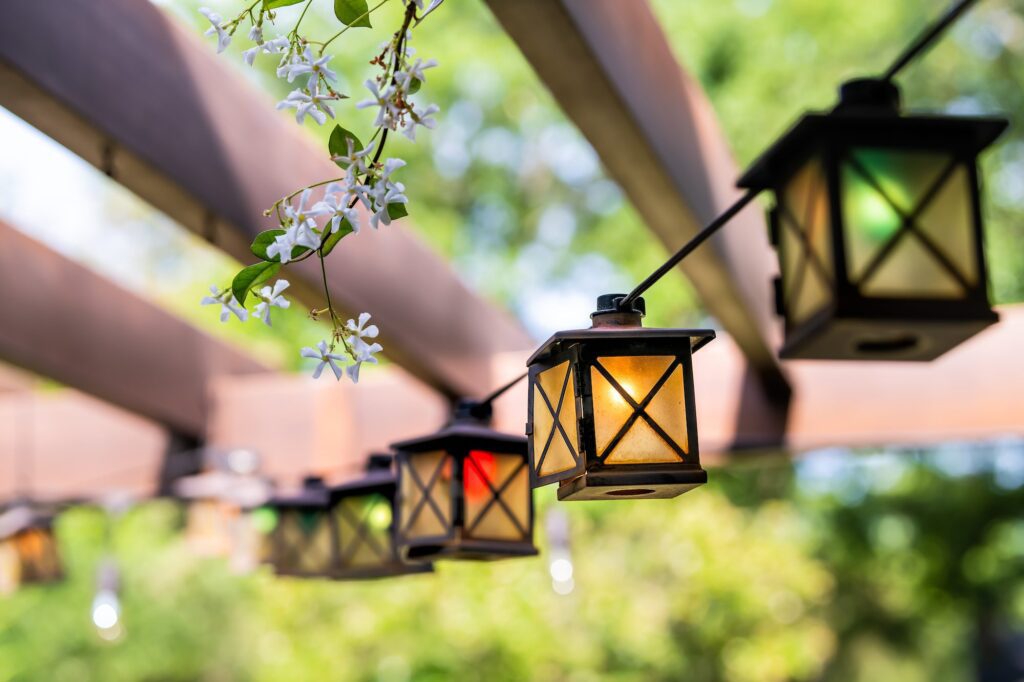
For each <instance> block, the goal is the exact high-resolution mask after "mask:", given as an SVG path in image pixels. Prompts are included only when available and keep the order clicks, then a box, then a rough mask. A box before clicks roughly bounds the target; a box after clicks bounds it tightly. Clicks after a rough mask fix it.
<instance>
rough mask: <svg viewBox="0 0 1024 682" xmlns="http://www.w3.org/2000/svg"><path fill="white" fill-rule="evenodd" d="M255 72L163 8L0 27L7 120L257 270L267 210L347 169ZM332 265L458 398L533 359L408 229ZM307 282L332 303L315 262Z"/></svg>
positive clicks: (360, 303)
mask: <svg viewBox="0 0 1024 682" xmlns="http://www.w3.org/2000/svg"><path fill="white" fill-rule="evenodd" d="M97 36H102V40H98V39H97ZM235 61H237V60H235ZM242 68H244V65H241V64H240V63H232V62H231V61H230V60H228V59H224V58H218V57H217V56H216V55H215V54H214V50H213V47H212V46H211V45H210V44H203V43H202V42H201V41H200V40H199V38H198V36H195V35H193V34H192V33H190V32H189V31H188V30H186V29H185V28H183V27H181V26H178V25H176V23H175V20H174V19H173V18H171V17H169V16H168V15H166V14H165V13H164V12H163V11H162V10H160V9H159V8H158V7H156V6H155V5H153V4H152V3H148V2H138V1H137V0H104V2H102V3H97V2H94V1H93V0H53V1H51V2H47V3H39V2H35V1H34V0H14V1H13V2H10V3H6V4H5V5H4V20H3V22H0V105H2V106H4V107H6V108H8V109H10V110H11V111H13V112H14V113H15V114H16V115H18V116H20V117H21V118H23V119H25V120H26V121H28V122H29V123H31V124H32V125H34V126H36V127H37V128H39V129H40V130H42V131H43V132H44V133H46V134H48V135H50V136H51V137H53V138H54V139H56V140H57V141H58V142H61V143H62V144H64V145H65V146H67V147H68V148H69V149H71V150H72V151H74V152H75V153H76V154H78V155H80V156H81V157H82V158H84V159H86V160H87V161H89V162H90V163H92V164H94V165H96V166H97V167H99V168H102V169H104V170H107V171H109V172H111V174H112V175H113V177H114V178H115V179H116V180H118V181H119V182H121V183H122V184H124V185H125V186H126V187H128V188H129V189H131V190H133V191H134V192H135V193H137V194H138V195H139V196H141V197H142V198H143V199H145V200H147V201H149V202H150V203H151V204H153V205H154V206H155V207H157V208H159V209H160V210H162V211H163V212H165V213H166V214H168V215H169V216H171V217H172V218H174V219H175V220H177V221H178V222H180V223H181V224H182V225H184V226H185V227H187V228H189V229H190V230H193V231H195V232H197V233H198V234H200V235H202V236H204V237H205V238H206V239H208V240H209V241H211V242H212V243H213V244H215V245H217V246H219V247H220V248H222V249H224V250H225V251H226V252H227V253H229V254H231V255H232V256H234V257H236V258H238V259H239V260H242V261H246V262H251V261H252V260H254V259H253V257H252V255H251V254H250V253H249V251H248V244H249V242H251V240H252V238H253V237H254V236H255V235H256V234H257V233H258V232H260V231H261V230H263V229H267V228H269V227H271V226H270V225H269V224H268V222H267V219H265V218H264V217H263V210H264V209H266V208H267V207H269V206H270V205H271V204H272V203H273V202H274V201H275V200H277V199H278V198H280V197H282V196H284V195H285V194H287V193H289V192H291V191H293V190H294V189H296V188H298V187H302V186H303V185H305V184H308V183H311V182H316V181H320V180H324V179H326V178H330V177H332V176H334V175H336V174H337V172H338V169H337V167H336V166H335V165H334V164H333V163H331V162H330V160H328V158H327V156H326V154H325V152H324V150H323V149H322V148H320V147H319V146H318V145H315V144H313V141H312V140H311V139H310V138H309V136H308V135H306V133H305V132H304V131H303V130H302V129H300V128H299V127H298V126H296V125H295V123H294V121H293V120H292V119H291V117H289V116H286V115H283V114H281V113H280V112H276V111H274V104H273V102H272V101H271V100H270V99H269V98H268V97H267V96H266V95H265V94H263V93H261V92H259V91H257V90H256V89H255V88H253V87H252V85H251V84H250V83H249V82H248V79H246V78H245V77H244V76H243V75H242V73H241V71H240V70H241V69H242ZM327 263H328V268H329V271H328V274H329V277H330V280H331V295H332V298H333V299H334V300H335V302H337V303H340V305H341V306H342V307H343V308H344V309H345V310H347V311H349V312H350V313H351V312H355V313H358V312H361V311H363V310H367V311H369V312H371V313H373V315H374V317H375V321H376V322H377V324H378V325H379V326H380V328H381V334H382V336H381V342H382V343H383V345H384V348H385V352H386V354H387V355H388V356H389V357H390V358H392V359H394V360H395V361H397V362H398V363H399V364H401V365H402V366H404V367H405V368H406V369H408V370H409V371H411V372H412V373H413V374H415V375H416V376H418V377H419V378H421V379H423V380H425V381H426V382H428V383H429V384H431V385H432V386H434V387H436V388H439V389H441V390H442V391H445V392H446V393H450V394H456V393H474V394H475V393H479V392H481V391H482V390H486V388H487V387H489V386H490V381H489V379H490V377H489V376H488V374H487V371H488V368H489V361H488V359H489V358H490V356H491V355H492V354H493V353H495V352H500V351H504V350H517V349H524V348H528V347H529V346H531V345H532V341H531V340H530V338H529V337H528V335H527V334H526V333H525V331H524V330H523V329H522V328H521V326H520V325H518V324H517V323H516V322H515V321H514V320H513V319H512V318H511V317H510V316H508V315H506V314H504V313H503V312H501V311H499V310H497V309H496V308H495V307H494V306H491V305H489V304H487V303H486V302H484V301H482V300H481V299H479V298H477V297H476V296H475V295H474V294H473V293H472V292H470V291H469V290H468V289H467V288H466V287H465V286H464V285H463V284H462V283H461V282H460V281H459V279H458V278H457V277H456V276H455V275H454V274H453V273H452V272H451V270H450V269H449V268H448V266H447V265H446V264H445V263H444V262H443V261H442V260H441V259H440V258H439V257H437V256H436V255H435V254H434V253H433V252H431V251H430V250H429V249H428V248H427V247H426V246H425V245H423V244H422V243H421V242H420V241H419V240H418V239H416V238H415V237H413V236H412V235H410V234H409V233H408V230H407V229H404V228H403V227H402V226H401V225H392V226H391V227H390V228H387V229H384V230H381V231H380V232H374V231H373V230H369V229H367V230H364V231H363V232H362V233H360V234H359V235H358V236H355V237H349V238H347V239H346V241H345V244H344V245H343V247H342V248H339V249H337V250H336V251H335V252H334V253H333V254H332V256H331V258H329V259H328V261H327ZM294 275H295V276H293V277H292V278H291V279H292V280H293V281H295V280H296V276H297V278H298V279H299V280H301V281H299V282H296V283H297V284H302V283H303V282H304V283H305V286H304V287H302V288H300V287H297V289H298V290H299V291H300V292H301V291H302V290H303V289H304V290H305V291H306V292H311V291H315V290H316V289H317V287H318V284H317V283H318V282H319V278H320V273H319V268H318V266H317V264H316V263H314V262H313V261H307V262H305V263H303V264H302V265H300V266H299V270H298V271H297V272H295V273H294ZM312 303H315V304H316V305H318V306H319V305H322V303H323V302H322V301H321V300H320V299H319V298H317V300H315V301H313V302H312ZM312 303H311V304H312Z"/></svg>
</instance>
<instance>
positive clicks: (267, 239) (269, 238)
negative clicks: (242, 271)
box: [249, 230, 284, 261]
mask: <svg viewBox="0 0 1024 682" xmlns="http://www.w3.org/2000/svg"><path fill="white" fill-rule="evenodd" d="M282 234H284V230H267V231H266V232H260V233H259V234H258V235H256V239H254V240H253V242H252V246H250V247H249V250H250V251H252V255H254V256H256V257H257V258H259V259H260V260H265V261H278V260H281V259H280V258H279V257H278V256H274V257H273V258H271V257H270V256H268V255H267V247H268V246H270V245H271V244H273V243H274V240H275V239H277V238H278V237H280V236H281V235H282Z"/></svg>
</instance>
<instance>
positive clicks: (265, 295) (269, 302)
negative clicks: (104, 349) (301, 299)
mask: <svg viewBox="0 0 1024 682" xmlns="http://www.w3.org/2000/svg"><path fill="white" fill-rule="evenodd" d="M287 288H288V280H286V279H279V280H277V282H275V283H274V288H273V289H271V288H270V287H263V288H262V289H260V292H259V297H260V302H259V304H257V306H256V309H255V310H254V311H253V314H255V315H256V317H258V318H259V319H261V320H263V324H265V325H267V326H268V327H270V326H272V325H271V324H270V308H271V306H277V307H278V308H282V309H284V308H287V307H288V306H290V305H291V304H292V303H291V301H289V300H288V299H287V298H285V297H284V296H282V295H281V292H282V291H284V290H285V289H287Z"/></svg>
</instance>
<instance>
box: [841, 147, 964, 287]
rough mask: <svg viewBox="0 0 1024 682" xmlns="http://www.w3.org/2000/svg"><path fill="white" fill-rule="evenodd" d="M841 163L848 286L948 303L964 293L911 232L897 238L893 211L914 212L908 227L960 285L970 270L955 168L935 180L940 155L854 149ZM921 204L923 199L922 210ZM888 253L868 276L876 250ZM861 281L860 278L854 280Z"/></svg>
mask: <svg viewBox="0 0 1024 682" xmlns="http://www.w3.org/2000/svg"><path fill="white" fill-rule="evenodd" d="M851 157H852V160H851V161H848V162H846V163H844V164H843V169H842V185H843V190H842V191H843V196H842V203H843V221H844V232H845V238H846V246H847V266H848V268H849V272H850V281H851V282H853V283H856V284H858V286H859V287H860V289H861V291H862V293H864V294H865V295H868V296H884V297H908V296H912V297H926V298H956V297H960V296H963V294H964V289H963V286H962V285H961V284H960V282H959V281H958V280H957V279H956V277H955V276H954V275H953V274H952V273H951V272H950V271H949V270H948V269H947V267H946V265H945V264H944V263H943V262H942V261H941V260H940V259H939V258H938V257H937V256H936V255H935V254H934V253H933V252H931V251H929V250H928V249H927V248H925V246H924V243H923V242H922V241H920V238H919V237H918V235H917V234H915V233H914V232H905V233H903V234H901V235H899V236H898V237H897V234H898V233H899V232H900V230H901V228H902V226H903V217H902V216H901V213H902V214H904V215H907V216H911V215H913V214H915V213H918V212H919V214H918V216H917V217H916V218H915V220H914V222H915V224H916V225H917V226H918V228H919V229H920V230H921V232H922V233H924V234H925V236H926V237H927V238H928V239H929V241H930V242H931V244H932V246H934V247H935V248H936V249H937V250H939V251H940V252H941V253H942V254H943V255H944V256H945V257H946V258H947V259H949V260H950V261H951V262H952V263H953V264H954V267H956V268H958V269H959V270H961V274H962V275H963V276H964V278H965V279H967V280H968V281H975V280H976V279H977V273H976V269H975V267H974V264H973V263H974V255H975V253H974V248H975V246H974V245H973V243H972V242H973V237H972V229H973V223H972V217H971V210H970V196H971V195H970V187H969V183H968V182H967V175H966V172H965V170H964V169H963V168H962V167H961V168H958V169H957V170H956V171H954V172H953V173H952V174H951V175H949V176H948V177H946V179H945V180H942V181H941V184H940V185H939V189H938V191H937V193H935V194H934V195H933V196H932V197H931V198H930V199H929V198H928V194H929V192H930V191H931V190H932V187H933V186H934V185H935V184H936V183H937V182H939V181H940V180H941V178H942V173H943V172H944V171H945V170H946V169H947V168H948V166H949V163H950V161H951V157H950V156H949V155H947V154H936V153H928V152H906V151H894V150H886V149H860V150H856V151H854V152H852V153H851ZM922 202H925V203H924V205H922ZM894 238H895V239H896V240H897V241H895V242H894V244H893V246H892V247H891V250H890V251H889V252H888V254H886V255H885V256H884V257H883V260H882V261H881V262H880V263H879V264H878V265H877V266H876V267H875V268H874V270H872V271H869V270H868V268H869V267H870V266H871V264H872V263H873V262H874V261H875V260H876V258H877V256H878V255H879V253H880V252H881V250H882V249H883V248H884V247H885V246H886V245H887V244H889V243H890V242H892V241H893V239H894ZM862 279H863V280H864V281H862Z"/></svg>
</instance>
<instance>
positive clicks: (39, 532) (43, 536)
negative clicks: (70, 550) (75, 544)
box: [14, 528, 61, 583]
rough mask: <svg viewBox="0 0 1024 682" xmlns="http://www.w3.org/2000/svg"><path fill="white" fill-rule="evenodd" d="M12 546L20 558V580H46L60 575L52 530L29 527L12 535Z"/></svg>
mask: <svg viewBox="0 0 1024 682" xmlns="http://www.w3.org/2000/svg"><path fill="white" fill-rule="evenodd" d="M14 548H15V551H17V553H18V557H19V559H20V560H21V582H22V583H30V582H48V581H50V580H56V579H58V578H60V577H61V568H60V557H59V556H58V554H57V541H56V539H55V538H54V536H53V532H52V531H51V530H48V529H44V528H30V529H28V530H24V531H22V532H20V533H18V534H17V535H16V536H14Z"/></svg>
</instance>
